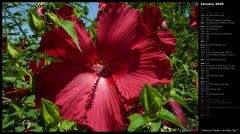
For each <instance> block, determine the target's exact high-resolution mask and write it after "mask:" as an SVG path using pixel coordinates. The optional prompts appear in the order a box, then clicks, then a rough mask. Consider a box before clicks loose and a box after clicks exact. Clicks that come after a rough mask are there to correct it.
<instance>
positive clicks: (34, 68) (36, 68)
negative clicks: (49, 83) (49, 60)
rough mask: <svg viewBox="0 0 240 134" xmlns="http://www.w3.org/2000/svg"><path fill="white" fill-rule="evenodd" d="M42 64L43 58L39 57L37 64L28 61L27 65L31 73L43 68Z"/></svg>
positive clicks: (43, 63)
mask: <svg viewBox="0 0 240 134" xmlns="http://www.w3.org/2000/svg"><path fill="white" fill-rule="evenodd" d="M44 65H45V59H44V58H41V59H40V61H39V63H38V64H36V63H35V62H34V61H30V62H29V67H30V68H31V70H32V73H33V74H36V73H39V72H40V71H41V70H42V69H43V67H44Z"/></svg>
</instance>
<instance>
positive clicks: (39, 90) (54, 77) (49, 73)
mask: <svg viewBox="0 0 240 134" xmlns="http://www.w3.org/2000/svg"><path fill="white" fill-rule="evenodd" d="M84 70H85V68H82V67H78V66H73V65H72V66H71V65H68V64H66V63H56V62H52V63H51V64H50V65H48V66H47V67H45V68H44V69H42V70H41V72H40V73H38V74H37V75H36V98H37V100H36V102H37V103H39V102H40V98H41V97H44V98H46V99H49V100H52V101H55V96H56V94H57V93H58V92H60V90H62V89H63V88H64V87H65V86H66V85H67V84H68V83H69V82H70V81H71V80H72V79H74V77H76V76H77V75H78V74H80V73H81V72H83V71H84Z"/></svg>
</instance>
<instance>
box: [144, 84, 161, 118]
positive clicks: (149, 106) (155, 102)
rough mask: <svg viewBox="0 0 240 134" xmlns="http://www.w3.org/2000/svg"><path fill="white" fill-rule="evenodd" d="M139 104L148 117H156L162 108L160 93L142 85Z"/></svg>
mask: <svg viewBox="0 0 240 134" xmlns="http://www.w3.org/2000/svg"><path fill="white" fill-rule="evenodd" d="M140 103H141V104H142V105H143V106H144V111H145V112H146V113H148V114H149V115H156V114H157V112H158V111H160V109H161V108H162V100H161V95H160V93H159V92H158V91H157V90H156V89H154V88H153V87H152V86H149V85H144V88H143V90H142V92H141V96H140Z"/></svg>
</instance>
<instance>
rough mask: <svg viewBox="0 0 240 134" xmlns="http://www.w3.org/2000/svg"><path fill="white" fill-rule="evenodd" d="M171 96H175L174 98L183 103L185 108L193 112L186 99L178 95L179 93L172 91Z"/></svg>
mask: <svg viewBox="0 0 240 134" xmlns="http://www.w3.org/2000/svg"><path fill="white" fill-rule="evenodd" d="M170 97H171V98H173V99H174V100H176V101H177V102H178V103H179V104H181V105H182V106H183V107H184V108H186V109H187V110H188V111H190V112H191V110H190V108H189V107H188V105H187V103H186V101H185V100H184V99H183V98H182V97H180V96H178V95H177V94H176V93H174V92H170Z"/></svg>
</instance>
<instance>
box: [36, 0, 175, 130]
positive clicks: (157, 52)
mask: <svg viewBox="0 0 240 134" xmlns="http://www.w3.org/2000/svg"><path fill="white" fill-rule="evenodd" d="M64 8H66V6H65V7H64ZM68 8H70V7H68ZM61 10H63V9H62V8H61V9H60V11H58V12H61ZM68 15H71V14H64V12H63V14H61V15H60V16H61V17H63V16H65V17H69V16H68ZM97 20H98V21H97V26H98V27H97V37H96V45H94V44H93V41H92V39H91V37H90V35H89V34H88V33H87V32H86V30H85V29H84V28H83V27H82V25H80V24H78V23H75V30H76V32H77V36H78V42H79V45H80V47H81V49H82V53H81V52H80V51H79V49H78V48H77V46H76V45H75V44H74V42H73V40H72V38H71V37H70V36H69V35H68V34H67V33H66V31H64V29H62V28H59V27H55V28H53V29H52V30H51V31H49V32H47V33H46V34H45V35H44V36H43V37H42V39H41V42H40V48H39V51H41V52H44V53H46V54H48V55H51V56H54V57H56V58H58V59H60V60H62V61H63V62H52V63H51V64H50V65H49V66H47V67H45V68H44V69H43V70H41V71H40V73H39V74H37V76H36V79H37V81H36V82H37V83H36V98H37V100H36V103H37V104H36V105H39V104H40V98H46V99H49V100H51V101H53V102H55V104H57V105H58V106H59V109H60V111H61V116H62V117H63V118H64V119H69V120H75V121H78V122H79V123H80V124H81V125H86V126H88V127H89V128H91V129H92V130H93V131H122V130H124V129H125V127H126V124H127V118H126V117H127V114H128V112H129V110H130V109H131V108H133V107H134V106H135V105H136V103H137V101H138V97H139V94H140V91H141V89H142V87H143V85H144V84H145V83H147V84H150V85H152V84H161V83H170V82H171V80H172V77H173V74H172V70H171V65H170V62H169V60H168V59H167V56H166V55H165V53H164V52H162V51H161V49H160V48H159V46H158V45H157V44H156V43H155V42H154V41H153V40H151V39H148V38H147V37H146V35H147V29H146V25H145V24H144V23H143V22H142V19H141V14H140V13H139V11H137V10H135V9H133V8H131V7H129V6H126V5H124V4H121V3H109V4H107V6H106V8H105V9H104V12H101V13H100V14H99V15H98V19H97Z"/></svg>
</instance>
